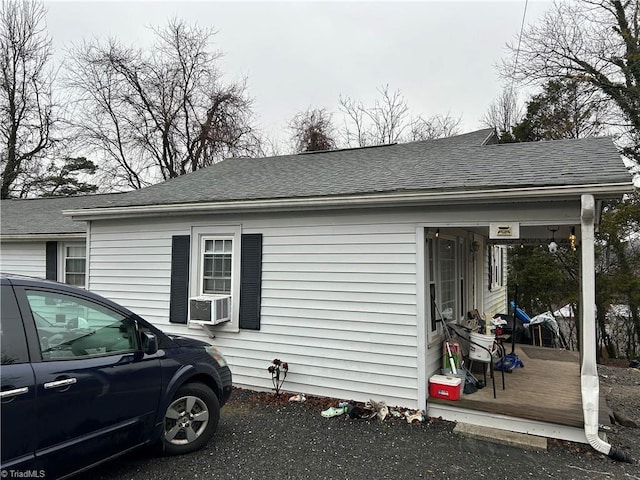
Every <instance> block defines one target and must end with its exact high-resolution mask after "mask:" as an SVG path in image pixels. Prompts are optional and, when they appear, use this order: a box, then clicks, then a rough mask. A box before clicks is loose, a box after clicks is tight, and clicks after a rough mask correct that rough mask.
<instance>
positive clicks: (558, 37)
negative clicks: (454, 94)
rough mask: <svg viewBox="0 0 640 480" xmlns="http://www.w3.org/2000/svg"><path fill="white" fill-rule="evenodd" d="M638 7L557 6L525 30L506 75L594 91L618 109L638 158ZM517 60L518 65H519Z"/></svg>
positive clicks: (614, 2) (627, 0)
mask: <svg viewBox="0 0 640 480" xmlns="http://www.w3.org/2000/svg"><path fill="white" fill-rule="evenodd" d="M639 20H640V3H639V2H638V1H637V0H580V1H578V2H562V1H556V2H555V4H554V7H553V8H552V9H551V10H550V11H548V12H547V13H546V14H545V16H544V17H543V18H542V20H541V21H540V22H539V23H538V24H535V25H532V26H531V27H529V28H528V29H527V30H525V31H524V32H523V33H522V35H521V42H520V47H519V48H518V46H517V45H509V48H510V49H511V51H512V53H513V54H512V56H511V58H509V59H508V60H506V61H505V62H504V64H503V68H502V73H503V75H505V76H507V77H510V78H515V79H516V80H519V81H525V82H538V81H543V82H546V81H547V80H550V79H571V80H575V81H578V82H582V83H585V84H588V85H591V86H593V87H595V88H596V89H597V90H599V91H600V92H602V93H603V94H604V95H606V96H607V97H608V98H609V99H610V100H611V102H613V104H615V106H616V107H617V108H618V110H619V113H620V117H621V120H622V121H621V122H620V125H621V126H622V127H623V128H625V130H626V132H627V133H628V135H629V137H630V140H631V141H632V144H631V146H630V148H627V149H626V150H625V153H627V154H628V155H630V156H633V157H635V158H636V159H637V158H638V156H639V155H640V94H639V91H640V68H639V65H640V60H639V58H640V36H639V35H640V21H639ZM516 58H517V63H516Z"/></svg>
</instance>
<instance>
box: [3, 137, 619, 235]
mask: <svg viewBox="0 0 640 480" xmlns="http://www.w3.org/2000/svg"><path fill="white" fill-rule="evenodd" d="M494 140H495V136H494V135H493V131H492V130H491V129H484V130H478V131H475V132H471V133H467V134H463V135H458V136H455V137H449V138H442V139H437V140H426V141H421V142H412V143H405V144H393V145H383V146H377V147H365V148H355V149H344V150H332V151H323V152H313V153H305V154H297V155H284V156H277V157H268V158H231V159H227V160H225V161H223V162H220V163H217V164H215V165H213V166H211V167H208V168H204V169H201V170H198V171H196V172H193V173H190V174H187V175H183V176H181V177H178V178H174V179H171V180H168V181H166V182H163V183H160V184H157V185H152V186H150V187H147V188H143V189H141V190H135V191H132V192H127V193H122V194H112V195H93V196H87V197H69V198H55V199H54V198H49V199H38V200H12V201H3V202H2V203H3V205H2V235H3V236H4V235H11V234H14V235H15V234H20V232H23V233H24V232H26V231H32V233H62V232H65V233H70V232H81V231H84V224H83V223H80V222H73V221H72V220H71V219H70V218H69V217H63V216H62V215H60V212H61V211H62V210H74V211H78V210H80V209H88V208H100V209H101V210H102V209H103V208H104V209H105V210H106V209H107V208H109V207H144V206H151V205H173V204H197V203H208V202H228V203H233V202H234V201H235V202H237V201H252V200H274V199H275V200H277V199H305V198H311V197H314V198H318V197H327V198H331V197H344V196H347V197H350V196H358V195H367V194H392V193H396V192H421V193H425V192H426V193H431V192H433V193H437V192H445V193H446V192H465V191H468V190H475V191H479V190H493V191H495V190H501V189H524V188H530V187H554V186H576V187H577V186H583V185H611V184H616V185H619V184H625V183H626V184H629V185H631V175H630V174H629V172H628V171H627V169H626V168H625V166H624V163H623V161H622V158H621V157H620V155H619V153H618V152H617V150H616V148H615V146H614V144H613V142H612V140H611V139H610V138H608V137H599V138H586V139H579V140H557V141H547V142H531V143H510V144H496V143H494ZM26 219H28V223H29V225H26V224H25V222H27V220H26Z"/></svg>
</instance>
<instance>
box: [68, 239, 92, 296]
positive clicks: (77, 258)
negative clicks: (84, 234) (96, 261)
mask: <svg viewBox="0 0 640 480" xmlns="http://www.w3.org/2000/svg"><path fill="white" fill-rule="evenodd" d="M86 272H87V247H86V246H85V245H82V244H73V245H71V244H67V245H64V274H63V278H64V283H68V284H69V285H75V286H77V287H84V286H85V282H86Z"/></svg>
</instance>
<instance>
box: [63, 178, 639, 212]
mask: <svg viewBox="0 0 640 480" xmlns="http://www.w3.org/2000/svg"><path fill="white" fill-rule="evenodd" d="M632 191H633V185H632V184H631V183H616V184H608V185H581V186H575V185H564V186H555V187H528V188H506V189H500V190H470V191H459V190H458V191H453V192H399V193H398V192H396V193H379V194H365V195H341V196H331V197H325V196H323V197H304V198H276V199H264V200H230V201H218V202H198V203H179V204H176V203H174V204H166V205H140V206H123V207H105V208H84V209H73V210H63V212H62V213H63V214H64V215H66V216H71V217H73V219H74V220H93V219H98V218H101V219H104V218H125V217H141V216H145V217H146V216H165V215H170V214H173V215H182V214H186V213H191V214H193V213H209V212H215V213H230V212H234V213H237V212H256V211H293V210H312V209H344V208H356V207H360V208H365V207H380V206H382V207H390V206H400V205H405V206H410V205H425V204H439V203H446V204H453V203H490V202H495V201H498V200H513V199H519V200H522V198H526V199H528V200H531V201H533V200H536V199H537V200H544V199H551V198H558V197H560V198H563V197H565V198H566V197H574V198H575V197H577V196H578V195H582V194H586V193H588V194H592V195H596V196H598V195H603V196H605V197H610V196H611V195H614V196H621V195H623V194H625V193H630V192H632Z"/></svg>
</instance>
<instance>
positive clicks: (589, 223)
mask: <svg viewBox="0 0 640 480" xmlns="http://www.w3.org/2000/svg"><path fill="white" fill-rule="evenodd" d="M581 203H582V210H581V217H582V243H581V248H582V269H581V272H582V308H581V309H580V310H581V311H582V328H581V332H582V335H581V337H582V344H581V345H580V350H581V353H582V365H581V369H580V385H581V391H582V412H583V416H584V433H585V436H586V437H587V440H588V441H589V443H590V444H591V446H592V447H593V448H595V449H596V450H598V451H599V452H602V453H604V454H606V455H608V454H609V452H610V450H611V445H609V444H608V443H606V442H604V441H603V440H602V439H601V438H600V437H599V436H598V420H599V400H600V386H599V381H598V368H597V366H596V315H595V308H596V307H595V305H596V273H595V269H596V265H595V247H594V244H595V217H596V212H595V199H594V197H593V195H582V198H581Z"/></svg>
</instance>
